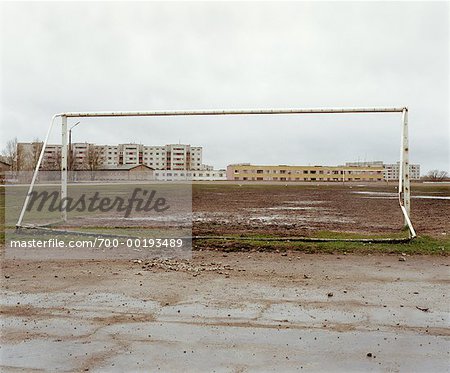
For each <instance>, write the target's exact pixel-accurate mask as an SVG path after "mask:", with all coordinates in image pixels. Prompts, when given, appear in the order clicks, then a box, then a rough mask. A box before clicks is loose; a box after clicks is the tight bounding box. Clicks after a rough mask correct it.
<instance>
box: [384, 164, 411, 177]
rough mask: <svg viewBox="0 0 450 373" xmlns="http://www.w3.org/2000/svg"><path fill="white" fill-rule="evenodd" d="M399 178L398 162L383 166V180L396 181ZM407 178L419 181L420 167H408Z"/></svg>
mask: <svg viewBox="0 0 450 373" xmlns="http://www.w3.org/2000/svg"><path fill="white" fill-rule="evenodd" d="M399 177H400V162H397V163H390V164H385V165H384V178H385V180H388V181H389V180H398V179H399ZM409 178H410V180H419V179H420V165H419V164H410V165H409Z"/></svg>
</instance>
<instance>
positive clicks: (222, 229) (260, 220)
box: [193, 184, 450, 237]
mask: <svg viewBox="0 0 450 373" xmlns="http://www.w3.org/2000/svg"><path fill="white" fill-rule="evenodd" d="M193 211H194V220H193V232H194V234H195V235H208V234H212V235H214V234H248V233H254V234H276V235H311V234H314V233H315V232H318V231H340V232H355V233H362V234H367V233H368V234H370V233H386V234H390V233H394V232H395V233H398V232H399V231H400V230H401V229H402V225H403V220H402V213H401V210H400V208H399V204H398V197H397V194H396V186H395V185H392V186H386V185H384V184H376V185H370V184H369V185H366V186H358V185H345V186H344V185H321V184H319V185H316V184H313V185H311V184H309V185H308V184H307V185H293V184H288V185H280V184H275V185H273V184H272V185H268V184H254V185H249V184H243V185H239V184H219V185H214V184H203V185H201V184H200V185H194V187H193ZM411 219H412V222H413V224H414V227H415V228H416V230H417V232H418V233H419V234H422V235H432V236H437V237H442V235H446V234H450V185H446V186H443V187H436V186H434V185H426V184H417V185H413V186H412V199H411Z"/></svg>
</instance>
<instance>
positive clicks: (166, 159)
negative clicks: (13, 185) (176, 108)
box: [17, 142, 213, 171]
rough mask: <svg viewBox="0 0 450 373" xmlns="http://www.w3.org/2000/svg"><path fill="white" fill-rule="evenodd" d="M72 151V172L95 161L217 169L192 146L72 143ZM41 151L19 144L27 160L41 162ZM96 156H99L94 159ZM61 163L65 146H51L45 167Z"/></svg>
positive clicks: (155, 167) (37, 144)
mask: <svg viewBox="0 0 450 373" xmlns="http://www.w3.org/2000/svg"><path fill="white" fill-rule="evenodd" d="M70 148H71V149H69V169H71V170H84V169H88V168H89V163H90V162H92V159H93V158H95V159H97V161H96V162H97V163H98V165H99V166H118V165H139V164H143V165H145V166H147V167H150V168H152V169H153V170H174V171H184V170H193V171H212V170H213V167H212V166H209V165H205V164H203V155H202V154H203V148H202V147H201V146H191V145H189V144H167V145H162V146H150V145H142V144H118V145H95V144H90V143H74V144H71V146H70ZM40 149H42V142H35V143H19V144H18V145H17V150H18V153H20V154H21V157H22V158H23V159H30V160H32V159H36V160H37V157H38V156H39V153H40ZM93 153H95V156H94V157H93ZM89 155H90V157H89ZM30 162H31V161H30ZM30 162H29V163H30ZM60 162H61V145H47V146H46V148H45V152H44V159H43V162H42V168H45V169H58V168H59V164H60ZM31 163H32V162H31Z"/></svg>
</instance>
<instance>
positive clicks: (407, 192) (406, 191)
mask: <svg viewBox="0 0 450 373" xmlns="http://www.w3.org/2000/svg"><path fill="white" fill-rule="evenodd" d="M402 119H403V127H402V128H403V130H402V136H403V175H402V177H403V205H404V206H405V210H406V213H407V214H408V216H411V189H410V188H411V187H410V179H409V136H408V111H407V110H404V111H403V115H402Z"/></svg>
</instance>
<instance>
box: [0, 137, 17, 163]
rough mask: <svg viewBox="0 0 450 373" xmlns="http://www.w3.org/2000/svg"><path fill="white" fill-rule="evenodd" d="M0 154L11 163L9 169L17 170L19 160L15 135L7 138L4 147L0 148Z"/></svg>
mask: <svg viewBox="0 0 450 373" xmlns="http://www.w3.org/2000/svg"><path fill="white" fill-rule="evenodd" d="M2 155H3V157H4V159H5V161H6V162H7V163H9V164H10V165H11V171H19V170H20V166H21V164H20V163H21V162H19V159H18V156H17V137H15V138H13V139H11V140H9V141H8V142H7V143H6V146H5V148H4V149H3V150H2Z"/></svg>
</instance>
